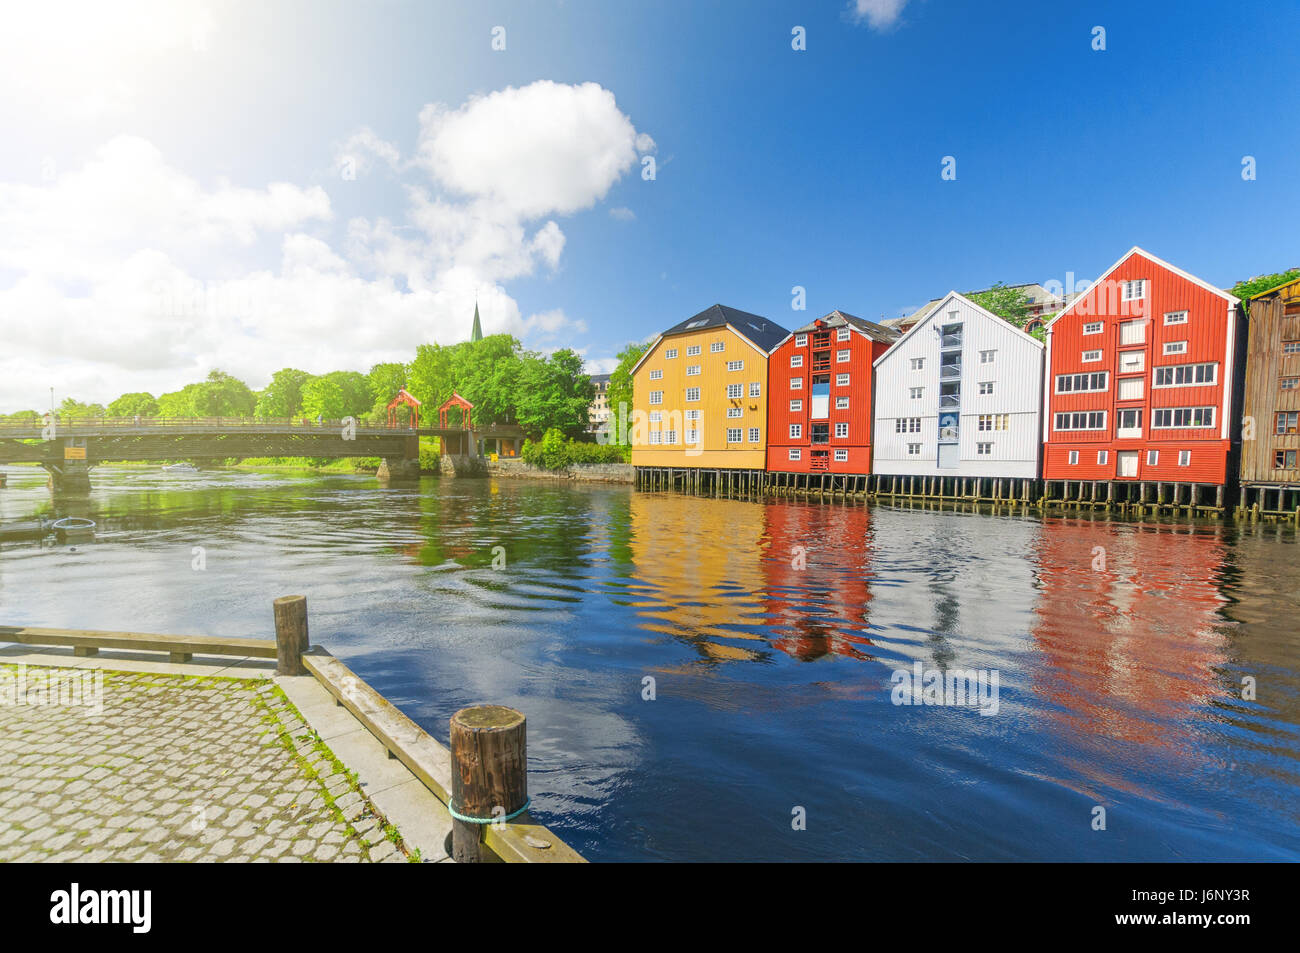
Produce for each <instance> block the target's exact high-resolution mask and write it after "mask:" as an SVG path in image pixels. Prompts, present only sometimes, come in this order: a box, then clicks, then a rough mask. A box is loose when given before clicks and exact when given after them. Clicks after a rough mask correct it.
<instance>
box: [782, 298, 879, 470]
mask: <svg viewBox="0 0 1300 953" xmlns="http://www.w3.org/2000/svg"><path fill="white" fill-rule="evenodd" d="M897 339H898V332H897V331H894V330H893V329H891V328H886V327H883V326H882V325H879V324H875V323H873V322H871V321H865V320H863V319H862V318H858V317H855V316H853V315H851V314H845V313H844V312H842V311H832V312H831V313H830V314H828V315H826V316H825V317H823V318H818V319H817V320H816V321H813V322H812V323H810V324H806V325H804V326H803V327H801V328H796V329H795V330H794V331H792V332H791V333H790V335H789V336H788V337H787V338H786V339H785V340H783V341H782V342H781V343H780V344H778V345H777V346H776V348H775V350H773V351H772V353H771V355H770V356H769V357H768V369H767V390H768V406H767V414H768V417H767V434H768V437H767V469H768V470H773V471H780V472H785V473H854V474H865V473H870V472H871V426H872V408H871V401H872V364H873V362H874V361H875V359H876V358H878V357H879V356H880V355H881V354H883V353H885V351H887V350H888V349H889V346H890V345H891V344H893V342H894V341H896V340H897Z"/></svg>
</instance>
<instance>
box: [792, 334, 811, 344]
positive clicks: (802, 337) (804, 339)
mask: <svg viewBox="0 0 1300 953" xmlns="http://www.w3.org/2000/svg"><path fill="white" fill-rule="evenodd" d="M794 346H795V347H807V346H808V335H806V334H796V335H795V336H794Z"/></svg>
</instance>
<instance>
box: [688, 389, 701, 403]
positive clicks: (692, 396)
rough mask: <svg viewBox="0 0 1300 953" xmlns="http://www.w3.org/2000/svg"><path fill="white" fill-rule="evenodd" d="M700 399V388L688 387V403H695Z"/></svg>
mask: <svg viewBox="0 0 1300 953" xmlns="http://www.w3.org/2000/svg"><path fill="white" fill-rule="evenodd" d="M699 399H700V389H699V388H698V387H688V388H686V401H687V403H694V402H695V401H697V400H699Z"/></svg>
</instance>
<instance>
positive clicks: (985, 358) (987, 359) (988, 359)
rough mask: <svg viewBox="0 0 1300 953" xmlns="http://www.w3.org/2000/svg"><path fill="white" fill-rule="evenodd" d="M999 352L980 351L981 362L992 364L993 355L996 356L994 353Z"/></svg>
mask: <svg viewBox="0 0 1300 953" xmlns="http://www.w3.org/2000/svg"><path fill="white" fill-rule="evenodd" d="M997 353H998V352H997V351H980V363H981V364H992V363H993V357H994V355H996V354H997Z"/></svg>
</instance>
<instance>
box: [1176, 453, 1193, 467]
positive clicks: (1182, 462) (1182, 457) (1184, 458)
mask: <svg viewBox="0 0 1300 953" xmlns="http://www.w3.org/2000/svg"><path fill="white" fill-rule="evenodd" d="M1191 462H1192V451H1190V450H1179V451H1178V465H1179V466H1180V467H1185V466H1187V465H1188V464H1190V463H1191Z"/></svg>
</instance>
